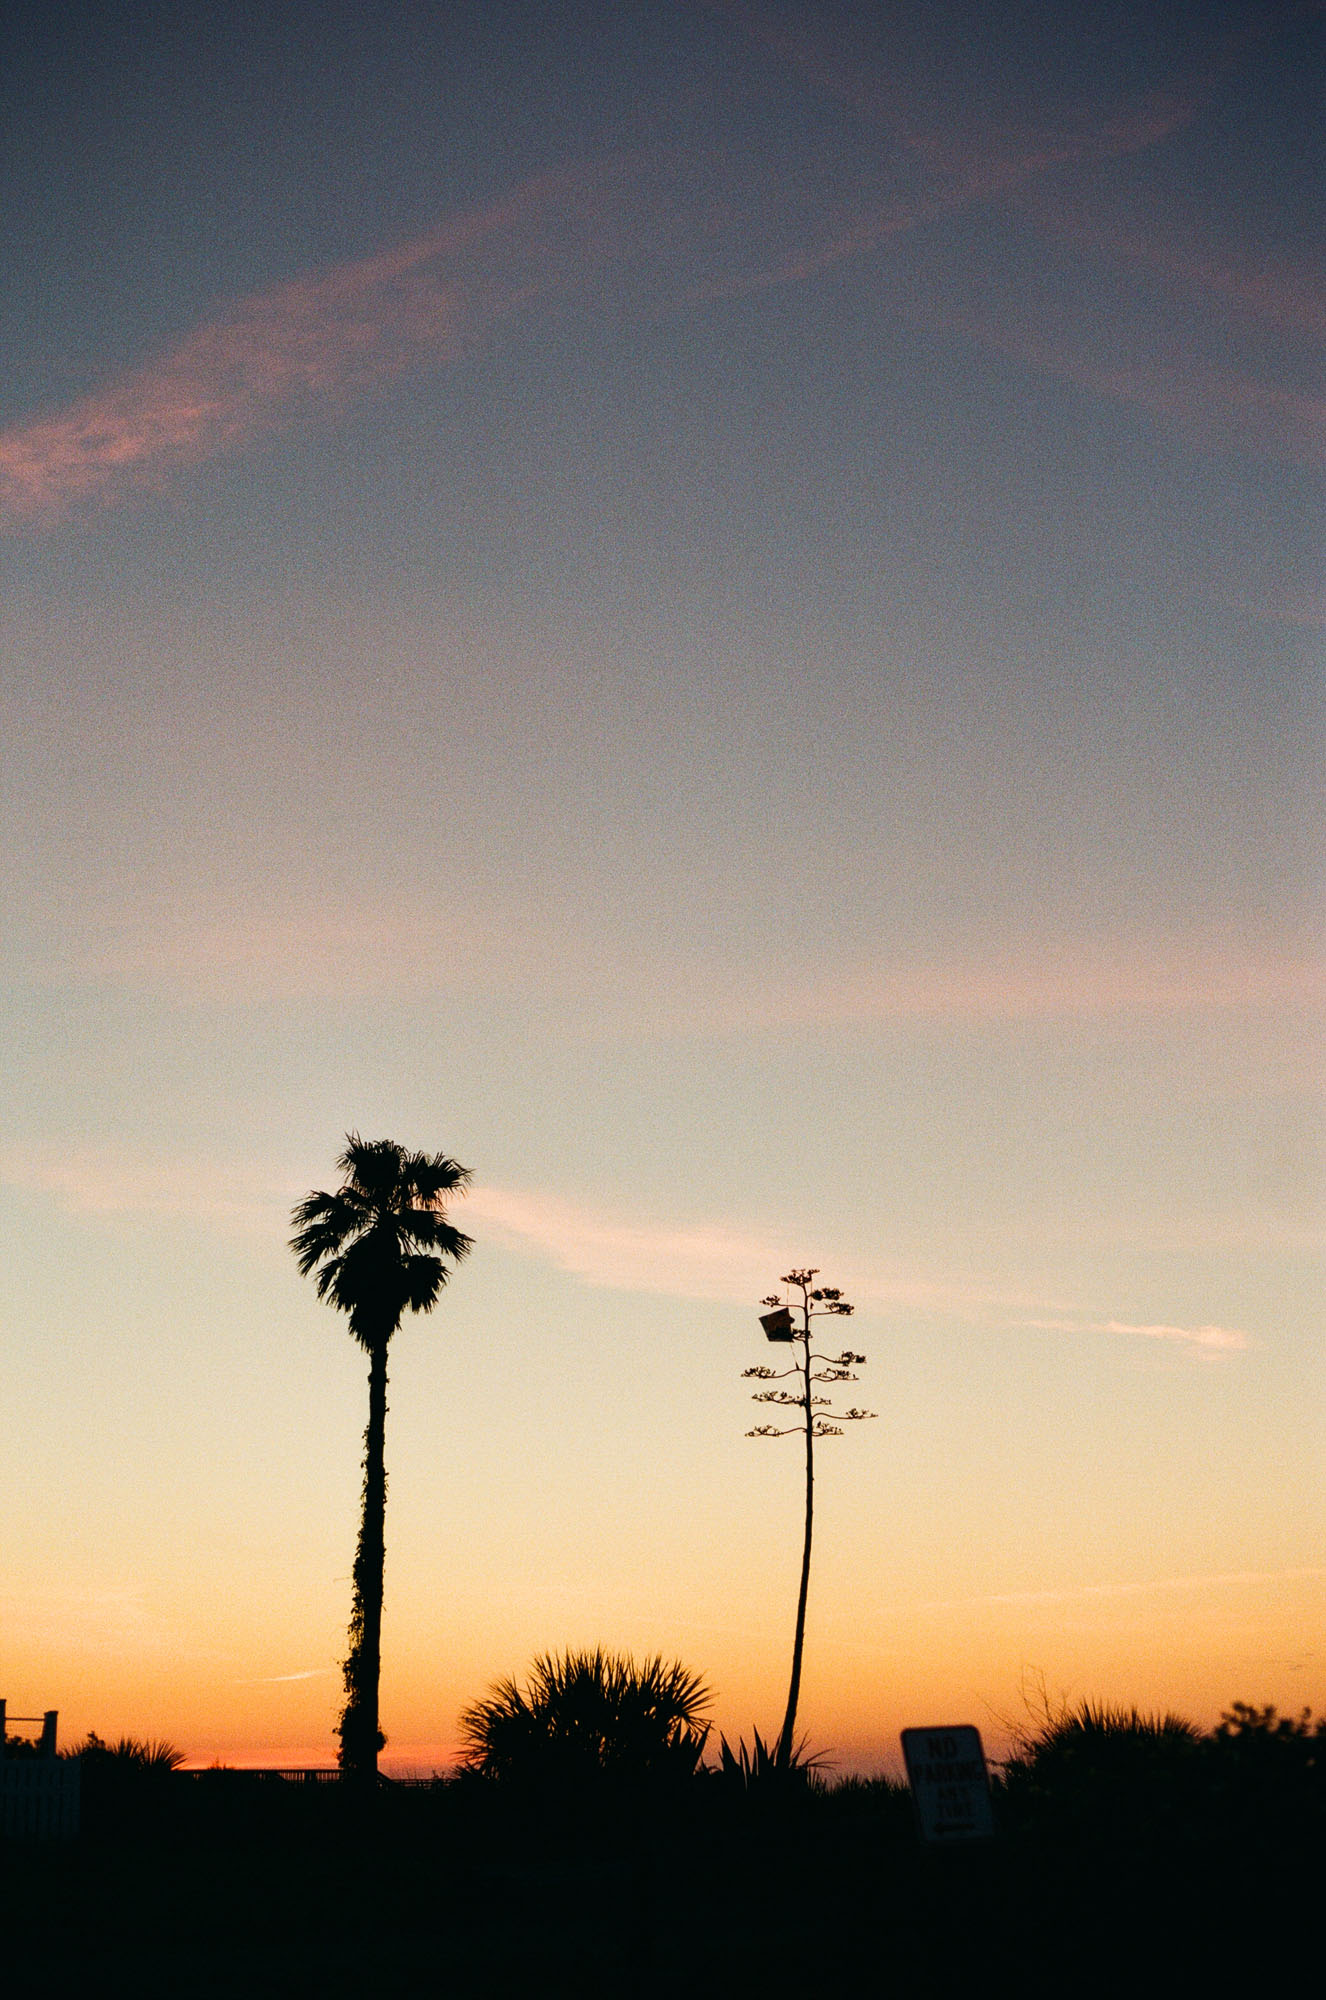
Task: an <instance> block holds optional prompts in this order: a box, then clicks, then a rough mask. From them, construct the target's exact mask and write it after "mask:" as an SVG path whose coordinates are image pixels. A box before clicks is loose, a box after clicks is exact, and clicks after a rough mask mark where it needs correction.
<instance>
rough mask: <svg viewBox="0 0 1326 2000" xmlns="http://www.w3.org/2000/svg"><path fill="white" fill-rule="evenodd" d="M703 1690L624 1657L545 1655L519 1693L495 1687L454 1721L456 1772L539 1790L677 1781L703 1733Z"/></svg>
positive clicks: (690, 1769) (679, 1672) (507, 1683)
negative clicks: (461, 1752) (460, 1748)
mask: <svg viewBox="0 0 1326 2000" xmlns="http://www.w3.org/2000/svg"><path fill="white" fill-rule="evenodd" d="M708 1703H709V1692H708V1689H707V1688H705V1687H704V1685H703V1684H702V1682H701V1681H700V1679H699V1677H698V1675H695V1674H693V1673H691V1672H690V1671H689V1669H687V1668H686V1667H684V1666H682V1665H681V1664H680V1662H678V1661H670V1662H665V1661H664V1660H663V1659H662V1658H661V1657H658V1656H655V1657H654V1658H653V1659H647V1660H645V1661H644V1662H643V1664H640V1665H637V1663H636V1662H635V1661H634V1660H633V1659H632V1658H631V1656H630V1655H629V1654H627V1653H605V1652H604V1651H603V1649H602V1648H601V1647H599V1648H597V1649H596V1650H595V1651H594V1652H592V1653H589V1652H568V1653H563V1654H560V1655H558V1654H551V1653H545V1654H542V1655H540V1657H539V1658H538V1659H536V1660H535V1662H534V1664H533V1666H532V1667H531V1668H530V1670H529V1674H528V1677H527V1679H526V1683H525V1685H524V1687H521V1686H520V1685H519V1684H518V1683H517V1682H516V1681H515V1680H510V1679H509V1680H502V1681H498V1682H497V1683H496V1684H495V1685H494V1687H493V1688H492V1689H491V1691H490V1692H489V1694H488V1695H487V1696H485V1698H484V1699H483V1700H482V1701H477V1702H475V1703H474V1704H473V1705H472V1706H471V1707H470V1708H467V1709H466V1711H465V1713H464V1714H463V1715H462V1717H461V1734H462V1737H463V1739H464V1743H465V1758H464V1763H465V1768H466V1769H468V1770H469V1771H471V1772H475V1773H478V1774H479V1775H480V1776H482V1777H485V1778H497V1779H503V1780H506V1781H508V1782H510V1781H515V1782H517V1783H521V1784H526V1785H530V1786H534V1787H537V1788H539V1789H543V1788H544V1787H565V1788H571V1789H576V1788H583V1787H584V1786H585V1785H587V1784H590V1785H592V1784H595V1783H601V1782H602V1781H603V1780H604V1779H608V1780H613V1781H616V1782H617V1783H619V1784H628V1785H630V1784H639V1783H642V1782H649V1783H658V1782H673V1783H676V1782H679V1781H684V1780H686V1779H689V1778H691V1777H693V1776H694V1775H695V1772H696V1770H697V1769H698V1767H699V1763H700V1758H701V1756H702V1755H703V1752H704V1746H705V1742H706V1740H707V1738H708V1735H709V1730H708V1726H707V1725H706V1724H704V1723H703V1721H702V1717H703V1714H704V1710H705V1709H706V1708H707V1706H708Z"/></svg>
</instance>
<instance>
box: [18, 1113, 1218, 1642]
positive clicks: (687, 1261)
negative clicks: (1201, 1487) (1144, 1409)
mask: <svg viewBox="0 0 1326 2000" xmlns="http://www.w3.org/2000/svg"><path fill="white" fill-rule="evenodd" d="M0 1186H5V1187H9V1188H11V1189H15V1190H21V1191H23V1192H25V1193H28V1194H38V1195H45V1196H48V1197H50V1198H51V1199H52V1200H54V1201H56V1202H58V1203H59V1205H60V1206H61V1207H62V1208H63V1209H64V1210H65V1211H66V1212H68V1213H70V1214H73V1215H77V1216H84V1217H89V1218H93V1219H96V1218H103V1217H112V1216H113V1217H126V1218H134V1219H138V1220H141V1221H144V1222H153V1223H159V1222H161V1221H170V1222H179V1223H184V1224H187V1225H192V1226H196V1227H202V1228H205V1229H209V1230H217V1231H220V1232H221V1233H222V1234H225V1235H238V1236H240V1237H243V1238H246V1239H248V1240H251V1241H252V1240H258V1241H262V1242H265V1243H269V1244H273V1245H279V1244H281V1243H282V1242H283V1241H284V1239H285V1235H286V1231H287V1225H288V1216H289V1212H290V1208H291V1205H292V1203H293V1202H294V1201H295V1199H296V1198H297V1197H298V1195H300V1194H301V1193H302V1192H303V1191H304V1186H305V1180H304V1178H303V1173H302V1171H301V1170H300V1169H299V1168H298V1167H295V1166H293V1165H291V1166H287V1167H285V1168H283V1169H282V1168H278V1167H276V1166H274V1165H273V1164H271V1163H267V1164H265V1165H259V1164H257V1163H254V1162H248V1163H241V1162H236V1161H233V1160H232V1161H229V1162H225V1161H211V1160H202V1159H199V1158H196V1157H175V1156H173V1155H170V1154H168V1153H166V1152H164V1151H151V1150H149V1149H147V1148H143V1147H138V1146H132V1145H123V1146H114V1145H101V1146H90V1145H81V1146H80V1145H73V1146H62V1145H56V1144H54V1143H47V1144H44V1145H37V1144H31V1145H15V1144H9V1145H5V1146H3V1147H0ZM463 1212H464V1218H465V1226H466V1228H467V1229H470V1230H471V1231H472V1233H473V1234H475V1235H476V1236H477V1237H478V1238H479V1240H480V1241H481V1242H488V1243H495V1244H497V1245H498V1246H499V1247H506V1248H507V1249H511V1250H515V1251H518V1252H522V1253H524V1254H527V1255H533V1256H536V1257H539V1258H542V1259H546V1260H547V1261H548V1262H550V1263H552V1264H553V1265H554V1266H556V1267H557V1268H558V1269H559V1270H562V1271H566V1272H569V1273H570V1274H571V1275H572V1276H574V1277H577V1278H579V1279H581V1280H583V1281H584V1282H585V1283H586V1284H589V1285H593V1286H595V1287H598V1288H602V1289H605V1290H609V1291H623V1292H642V1293H655V1294H658V1295H661V1296H664V1297H668V1298H679V1299H694V1300H705V1301H709V1302H714V1303H720V1304H729V1305H733V1306H738V1307H741V1308H742V1309H750V1308H751V1306H752V1301H755V1300H758V1299H760V1298H762V1297H763V1296H764V1295H765V1293H766V1292H767V1291H768V1290H769V1289H770V1287H771V1285H773V1284H774V1283H775V1282H776V1280H777V1278H778V1275H779V1272H780V1269H781V1267H782V1265H783V1264H785V1263H786V1261H787V1254H788V1253H787V1244H786V1231H785V1230H784V1229H782V1228H778V1229H775V1228H773V1227H771V1226H755V1227H752V1226H751V1225H749V1224H743V1223H737V1222H731V1221H728V1220H726V1219H719V1220H712V1221H699V1222H692V1221H688V1222H672V1221H668V1220H664V1219H661V1218H660V1217H659V1216H657V1215H651V1214H641V1213H640V1212H638V1211H637V1210H634V1209H632V1208H631V1207H629V1206H628V1205H626V1204H616V1205H614V1204H604V1203H598V1202H594V1201H587V1200H574V1199H571V1198H569V1197H567V1196H564V1195H560V1194H556V1193H552V1192H550V1191H548V1190H546V1189H540V1188H513V1187H505V1188H504V1187H500V1186H493V1185H491V1184H489V1183H484V1182H481V1183H480V1184H479V1185H478V1186H475V1187H472V1188H471V1189H470V1190H469V1191H468V1193H467V1194H466V1195H465V1196H464V1197H463ZM805 1254H808V1255H810V1256H814V1255H815V1254H816V1253H815V1250H814V1246H813V1245H811V1246H809V1249H808V1250H807V1251H806V1253H805ZM833 1264H834V1272H835V1277H836V1279H837V1280H838V1281H840V1282H841V1283H842V1285H843V1288H844V1290H846V1291H847V1292H848V1293H850V1295H851V1297H852V1298H853V1299H854V1301H855V1302H856V1303H857V1304H858V1305H859V1306H862V1307H865V1308H868V1309H869V1308H874V1309H875V1310H877V1311H881V1312H886V1313H894V1312H917V1313H922V1314H929V1313H937V1314H945V1315H950V1316H956V1317H959V1318H962V1319H965V1320H967V1321H969V1322H971V1323H973V1324H976V1323H984V1324H988V1325H992V1326H996V1327H997V1326H1005V1327H1009V1328H1027V1329H1030V1330H1034V1331H1043V1332H1048V1333H1064V1334H1071V1335H1073V1336H1074V1337H1075V1338H1080V1337H1082V1336H1084V1335H1085V1336H1090V1335H1102V1334H1104V1335H1122V1336H1126V1337H1130V1338H1137V1339H1143V1340H1161V1341H1172V1342H1177V1343H1179V1344H1180V1345H1182V1346H1184V1347H1186V1348H1188V1349H1189V1350H1190V1351H1203V1352H1208V1353H1211V1352H1231V1351H1236V1350H1241V1349H1244V1348H1247V1347H1249V1346H1251V1345H1252V1344H1253V1343H1252V1342H1251V1340H1250V1338H1249V1336H1248V1335H1247V1334H1246V1333H1243V1332H1241V1331H1239V1330H1238V1329H1236V1328H1231V1327H1221V1326H1214V1325H1201V1326H1181V1325H1177V1324H1170V1323H1167V1322H1138V1321H1133V1320H1125V1319H1122V1318H1115V1317H1110V1318H1105V1317H1099V1316H1092V1315H1089V1314H1087V1313H1085V1312H1079V1313H1071V1309H1070V1308H1069V1307H1067V1305H1066V1303H1065V1301H1063V1300H1059V1299H1054V1300H1049V1299H1045V1298H1043V1297H1040V1298H1037V1297H1035V1296H1034V1295H1030V1294H1028V1292H1027V1291H1026V1290H1025V1289H1024V1288H1021V1287H1019V1286H1017V1285H1016V1284H1010V1283H1008V1282H1007V1281H1002V1282H999V1281H994V1280H991V1279H989V1278H987V1277H985V1276H983V1275H982V1274H980V1273H973V1272H951V1271H944V1270H936V1269H934V1268H929V1269H927V1268H925V1267H924V1266H921V1265H918V1264H916V1263H908V1262H907V1261H906V1260H904V1259H901V1258H895V1259H882V1258H879V1257H877V1256H862V1255H860V1254H853V1253H851V1252H850V1251H848V1252H847V1253H842V1252H840V1251H835V1253H834V1258H833ZM1012 1312H1016V1313H1017V1314H1018V1315H1019V1317H1017V1318H1010V1317H1009V1316H1008V1315H1009V1314H1010V1313H1012ZM1070 1313H1071V1316H1070ZM318 1671H321V1669H319V1670H318ZM277 1678H281V1677H280V1676H278V1677H277ZM289 1678H293V1676H291V1677H289Z"/></svg>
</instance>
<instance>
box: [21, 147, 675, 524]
mask: <svg viewBox="0 0 1326 2000" xmlns="http://www.w3.org/2000/svg"><path fill="white" fill-rule="evenodd" d="M637 181H638V170H637V169H635V168H632V167H631V166H629V165H624V164H623V163H620V162H616V163H614V162H608V163H604V164H600V165H598V166H593V167H580V168H571V169H566V170H563V171H559V172H554V173H548V174H545V175H542V176H539V177H538V178H536V179H533V180H530V181H527V182H525V183H524V184H523V185H522V186H521V187H519V188H517V189H516V190H515V192H514V193H513V194H511V195H510V196H508V198H507V199H505V200H504V201H500V202H495V203H493V204H491V205H489V206H488V207H485V208H481V209H476V210H474V211H473V212H471V213H470V214H467V215H462V216H459V217H456V218H452V219H450V220H448V221H447V222H446V223H444V224H443V225H441V226H440V227H439V228H437V229H435V230H432V231H430V232H429V233H428V234H427V235H425V236H422V237H419V238H417V239H415V240H414V241H413V242H410V243H406V244H401V245H399V246H397V247H396V248H394V249H391V250H387V251H384V252H382V253H381V254H379V255H377V256H373V257H367V258H361V259H358V260H356V261H353V262H350V263H345V264H341V265H338V266H336V267H334V268H333V269H331V270H329V271H324V272H321V273H318V274H315V275H312V276H308V277H301V278H296V279H292V280H290V281H289V282H287V283H285V284H281V285H277V286H275V287H274V288H273V289H272V290H270V291H266V292H261V293H258V294H256V295H254V296H253V297H251V298H248V299H243V300H241V301H240V302H239V303H238V304H235V305H233V306H230V307H228V308H226V309H225V310H223V311H222V312H220V313H219V314H218V315H217V316H216V317H215V318H214V319H211V320H209V321H207V322H205V323H204V324H203V325H201V326H199V327H198V328H196V329H195V331H194V332H192V333H190V334H189V335H188V336H187V337H186V338H185V339H184V340H183V341H181V342H180V343H179V345H178V346H176V347H175V348H173V349H171V350H170V351H169V352H168V353H166V354H164V355H161V356H159V357H157V358H156V359H154V360H152V361H149V362H146V363H145V364H144V365H143V366H141V367H139V368H135V369H133V370H131V371H130V372H128V373H127V374H125V375H122V376H120V377H119V378H118V380H116V381H113V382H111V383H109V384H108V385H107V386H106V387H104V388H101V389H97V390H94V391H93V392H92V393H91V394H90V395H87V396H84V397H82V398H81V399H80V400H79V401H78V402H76V403H74V404H73V405H71V406H70V407H69V408H68V409H66V410H63V411H61V412H59V413H58V414H56V415H54V416H50V417H40V418H34V419H32V420H30V421H28V422H26V423H21V424H18V425H15V426H12V427H11V428H10V429H8V430H7V431H4V432H0V526H8V527H21V526H25V525H35V526H46V525H50V524H52V523H54V522H57V521H59V520H62V519H64V518H66V517H67V516H68V515H69V514H70V513H71V512H74V511H76V510H78V509H80V508H83V507H86V506H88V505H89V504H104V503H106V502H107V501H109V500H112V499H114V498H116V497H118V496H120V495H122V494H124V493H125V492H127V491H132V490H135V489H138V490H142V489H145V488H146V489H150V490H155V489H157V488H159V487H161V486H162V485H163V484H164V483H165V481H166V480H167V479H168V478H169V476H170V475H171V474H172V473H175V472H178V471H180V470H182V469H184V468H187V467H190V466H194V465H198V464H200V463H202V462H203V461H204V460H206V459H209V458H213V457H216V456H219V455H223V454H225V453H227V452H231V451H234V450H236V449H238V448H240V447H242V446H243V445H245V444H247V443H250V442H251V441H253V440H254V439H256V438H259V437H262V436H265V435H268V434H270V433H272V432H274V431H278V430H282V429H284V428H286V427H287V426H288V425H289V424H290V423H292V422H293V421H295V420H296V419H297V418H298V417H299V416H301V415H310V414H318V413H320V412H328V411H330V412H335V411H337V410H339V409H340V408H341V407H343V406H344V405H345V403H346V402H347V401H348V400H349V399H350V398H352V397H353V396H356V395H360V394H363V393H364V392H366V391H368V390H370V389H372V388H374V387H375V386H377V385H378V384H380V383H382V382H385V381H389V380H391V379H392V378H394V377H396V376H398V375H400V374H401V373H403V372H404V371H405V370H406V369H408V368H410V367H411V366H413V365H415V364H417V363H418V362H420V361H422V360H437V359H439V358H440V359H446V358H448V357H450V356H453V355H455V354H457V353H459V352H460V351H461V350H462V349H463V348H464V347H465V346H466V345H467V344H469V343H471V342H473V341H474V340H476V339H478V338H480V337H481V336H482V335H483V334H484V333H485V332H486V331H487V330H488V329H489V328H491V326H492V325H493V323H494V322H495V321H496V320H498V319H500V318H502V317H503V316H504V315H507V314H510V313H513V312H516V311H518V310H520V309H521V308H523V307H527V306H529V305H532V304H533V303H534V302H535V301H537V300H540V299H546V298H548V297H550V296H552V295H553V294H555V293H556V292H557V291H559V290H561V289H563V288H564V287H565V286H566V285H567V284H568V283H569V282H574V280H575V279H576V278H578V277H580V276H582V275H583V273H584V271H585V268H586V265H587V264H588V263H592V262H593V261H595V260H596V259H598V258H601V257H603V256H605V255H607V254H609V252H610V251H611V250H612V249H613V248H614V247H620V243H621V240H622V239H621V232H622V230H623V228H624V226H625V224H626V221H627V217H628V214H629V211H630V207H631V201H632V197H633V196H634V195H635V194H636V192H637V188H636V185H635V184H636V182H637Z"/></svg>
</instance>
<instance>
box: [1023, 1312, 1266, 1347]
mask: <svg viewBox="0 0 1326 2000" xmlns="http://www.w3.org/2000/svg"><path fill="white" fill-rule="evenodd" d="M1010 1323H1011V1324H1012V1325H1014V1326H1021V1327H1028V1328H1030V1329H1032V1330H1033V1331H1035V1332H1038V1333H1122V1334H1129V1335H1134V1336H1136V1337H1138V1338H1140V1339H1142V1340H1177V1341H1179V1342H1180V1343H1181V1344H1182V1345H1183V1346H1185V1347H1192V1348H1205V1349H1207V1350H1209V1351H1214V1352H1218V1353H1229V1352H1231V1351H1233V1350H1239V1349H1243V1348H1247V1347H1250V1346H1251V1345H1252V1342H1251V1340H1250V1339H1249V1337H1248V1335H1247V1334H1246V1333H1243V1332H1241V1331H1240V1330H1239V1328H1237V1327H1231V1326H1165V1325H1148V1324H1139V1323H1138V1322H1136V1321H1133V1320H1124V1319H1098V1320H1089V1319H1020V1320H1014V1321H1012V1322H1010Z"/></svg>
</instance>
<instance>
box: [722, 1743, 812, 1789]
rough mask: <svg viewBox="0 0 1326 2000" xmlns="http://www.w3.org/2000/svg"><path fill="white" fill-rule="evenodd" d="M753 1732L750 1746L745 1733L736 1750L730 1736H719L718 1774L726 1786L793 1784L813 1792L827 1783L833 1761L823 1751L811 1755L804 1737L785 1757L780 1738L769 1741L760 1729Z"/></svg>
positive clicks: (781, 1786) (761, 1787)
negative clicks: (825, 1780)
mask: <svg viewBox="0 0 1326 2000" xmlns="http://www.w3.org/2000/svg"><path fill="white" fill-rule="evenodd" d="M751 1735H752V1739H753V1740H752V1742H751V1743H750V1745H749V1746H748V1745H747V1743H746V1739H745V1737H744V1736H742V1737H739V1738H738V1740H737V1744H736V1747H735V1749H734V1748H733V1746H732V1744H730V1743H729V1742H728V1740H727V1738H726V1736H723V1737H720V1738H719V1744H718V1763H717V1765H716V1766H715V1769H714V1776H715V1777H716V1778H717V1779H718V1780H719V1781H720V1783H721V1784H722V1785H723V1787H724V1789H726V1790H729V1791H736V1792H746V1793H760V1792H764V1791H766V1790H769V1789H772V1788H774V1787H777V1788H780V1789H785V1788H787V1787H788V1786H789V1785H791V1786H794V1787H800V1788H801V1789H803V1790H807V1791H811V1790H814V1789H815V1788H816V1787H817V1786H821V1785H823V1783H824V1775H823V1774H824V1773H825V1771H827V1770H828V1769H829V1768H830V1766H829V1760H828V1758H827V1757H826V1756H825V1755H824V1754H823V1753H822V1752H820V1751H816V1752H814V1753H813V1754H810V1755H808V1754H807V1747H806V1739H805V1738H804V1737H803V1738H802V1740H801V1742H800V1743H794V1744H793V1745H792V1748H791V1750H790V1751H789V1752H788V1755H787V1757H786V1758H782V1757H780V1754H779V1749H780V1746H779V1744H778V1743H777V1742H776V1741H775V1742H773V1743H766V1742H765V1740H764V1738H763V1737H762V1736H761V1734H760V1732H759V1730H758V1729H755V1730H752V1732H751Z"/></svg>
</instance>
